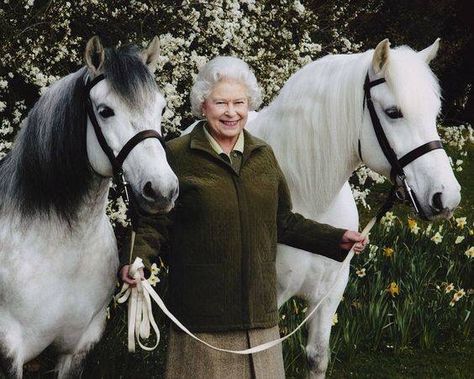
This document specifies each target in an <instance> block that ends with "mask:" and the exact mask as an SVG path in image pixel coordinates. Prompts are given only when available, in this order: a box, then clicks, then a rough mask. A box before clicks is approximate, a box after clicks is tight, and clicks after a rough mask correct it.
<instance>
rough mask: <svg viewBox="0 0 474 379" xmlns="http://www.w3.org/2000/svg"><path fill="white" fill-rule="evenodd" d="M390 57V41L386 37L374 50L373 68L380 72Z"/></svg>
mask: <svg viewBox="0 0 474 379" xmlns="http://www.w3.org/2000/svg"><path fill="white" fill-rule="evenodd" d="M389 57H390V41H389V40H388V38H385V39H384V40H383V41H382V42H379V44H378V45H377V47H376V48H375V50H374V56H373V57H372V68H373V69H374V72H375V73H376V74H378V73H379V72H380V71H382V70H383V68H384V66H385V65H386V64H387V62H388V59H389Z"/></svg>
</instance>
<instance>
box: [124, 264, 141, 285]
mask: <svg viewBox="0 0 474 379" xmlns="http://www.w3.org/2000/svg"><path fill="white" fill-rule="evenodd" d="M138 272H139V273H140V277H141V278H142V279H145V273H144V272H143V268H141V269H139V270H138ZM119 277H120V279H121V280H122V282H124V283H127V284H128V285H130V287H135V286H136V285H137V281H136V280H135V279H133V278H132V277H131V276H130V265H125V266H123V267H122V268H121V269H120V272H119Z"/></svg>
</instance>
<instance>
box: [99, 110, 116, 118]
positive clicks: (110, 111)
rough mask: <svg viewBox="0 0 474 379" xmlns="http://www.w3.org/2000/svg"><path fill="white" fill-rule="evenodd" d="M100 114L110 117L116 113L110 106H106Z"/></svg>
mask: <svg viewBox="0 0 474 379" xmlns="http://www.w3.org/2000/svg"><path fill="white" fill-rule="evenodd" d="M99 114H100V116H101V117H103V118H109V117H112V116H114V115H115V113H114V111H113V110H112V109H111V108H109V107H104V108H102V109H101V110H100V111H99Z"/></svg>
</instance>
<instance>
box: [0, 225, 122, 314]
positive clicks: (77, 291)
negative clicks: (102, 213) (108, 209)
mask: <svg viewBox="0 0 474 379" xmlns="http://www.w3.org/2000/svg"><path fill="white" fill-rule="evenodd" d="M4 232H5V230H4ZM0 256H2V257H3V258H4V265H3V266H2V268H1V271H0V276H1V282H2V283H4V284H5V285H6V286H7V287H11V288H8V290H9V291H11V293H16V296H17V300H18V301H17V304H18V307H19V308H23V309H27V308H28V307H29V306H32V307H34V306H35V304H36V305H37V304H44V306H43V307H42V308H44V309H46V308H47V309H48V311H50V312H52V313H53V314H54V313H57V314H61V313H63V314H64V312H66V313H67V312H71V314H72V315H76V316H78V317H80V316H85V315H83V312H85V313H90V312H92V311H96V310H97V308H98V307H100V306H101V305H102V304H104V302H107V301H108V298H109V296H110V294H111V292H112V291H113V288H114V283H115V273H116V270H117V267H118V256H117V247H116V241H115V236H114V234H113V230H112V228H111V226H110V224H109V223H108V222H107V223H99V224H98V225H97V226H96V227H95V228H91V231H90V232H89V233H86V234H82V235H80V234H79V233H77V234H74V233H69V234H67V233H64V232H63V233H61V232H59V229H57V230H55V228H54V226H52V227H50V228H49V230H45V229H43V228H42V226H36V225H34V224H32V225H31V227H30V228H29V229H28V230H27V231H23V232H21V233H2V235H0ZM25 281H26V282H27V283H35V284H34V285H28V286H26V285H25V286H18V283H24V282H25ZM25 307H26V308H25ZM35 309H36V307H35ZM79 309H81V311H79V312H78V310H79ZM55 311H57V312H55ZM75 318H76V317H75V316H74V317H73V318H72V320H74V319H75ZM64 319H67V318H64Z"/></svg>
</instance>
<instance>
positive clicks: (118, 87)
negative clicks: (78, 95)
mask: <svg viewBox="0 0 474 379" xmlns="http://www.w3.org/2000/svg"><path fill="white" fill-rule="evenodd" d="M84 56H85V61H86V66H87V71H88V72H87V75H86V79H87V80H88V81H91V80H94V78H96V77H97V76H99V75H104V77H105V79H104V80H101V81H100V82H98V83H97V84H95V85H94V86H93V87H92V88H91V89H90V91H89V98H90V101H91V105H92V110H93V112H94V114H95V118H96V120H97V124H98V125H99V127H100V130H101V131H102V134H103V136H104V138H105V142H106V144H107V145H108V146H109V147H110V149H111V151H112V153H113V155H114V156H117V155H118V154H119V152H120V151H121V150H122V148H123V147H124V146H125V144H126V143H127V142H128V141H130V140H131V139H132V138H133V137H134V136H135V135H137V134H138V133H140V132H141V131H144V130H154V131H156V132H158V133H161V131H160V125H161V116H162V112H163V110H164V107H165V105H166V102H165V99H164V97H163V95H162V94H161V93H160V91H159V90H158V87H157V85H156V83H155V80H154V78H153V75H152V73H153V72H154V70H155V67H156V63H157V60H158V57H159V41H158V38H157V37H155V38H154V39H153V41H152V42H151V43H150V45H149V46H148V48H147V49H145V50H143V51H139V50H138V49H137V48H136V47H125V48H122V49H118V50H115V49H104V48H103V47H102V44H101V43H100V40H99V38H98V37H93V38H91V39H90V40H89V42H88V43H87V46H86V50H85V54H84ZM87 155H88V158H89V162H90V165H91V166H92V168H93V170H94V171H95V172H96V173H98V174H100V175H102V176H106V177H108V176H112V174H113V169H112V163H111V161H110V159H109V157H108V156H107V155H106V153H105V152H104V150H103V147H101V145H100V144H99V141H98V136H97V133H96V131H95V130H94V127H93V125H92V122H91V118H90V117H89V118H88V122H87ZM123 172H124V175H125V177H126V179H127V181H128V182H129V184H130V186H131V188H132V190H133V192H134V197H135V199H137V200H138V202H139V204H140V206H141V208H142V209H144V210H145V211H147V212H152V213H153V212H157V211H169V210H170V209H171V208H172V207H173V205H174V201H175V200H176V197H177V194H178V179H177V177H176V175H175V174H174V173H173V171H172V170H171V168H170V167H169V165H168V162H167V160H166V153H165V150H164V148H163V146H162V144H161V143H160V141H159V140H158V139H157V138H148V139H144V140H141V142H139V143H138V144H136V145H135V146H134V147H133V149H132V150H131V151H130V153H129V154H128V155H127V157H126V158H125V160H124V162H123Z"/></svg>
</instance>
